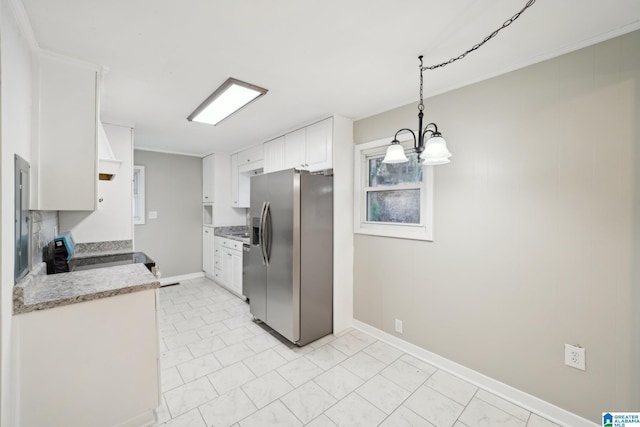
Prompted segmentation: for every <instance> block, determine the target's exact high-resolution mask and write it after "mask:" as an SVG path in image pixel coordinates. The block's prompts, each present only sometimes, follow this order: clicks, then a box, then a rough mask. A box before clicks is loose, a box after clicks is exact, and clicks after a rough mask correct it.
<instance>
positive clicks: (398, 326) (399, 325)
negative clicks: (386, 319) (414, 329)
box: [396, 319, 402, 334]
mask: <svg viewBox="0 0 640 427" xmlns="http://www.w3.org/2000/svg"><path fill="white" fill-rule="evenodd" d="M396 332H397V333H399V334H401V333H402V320H400V319H396Z"/></svg>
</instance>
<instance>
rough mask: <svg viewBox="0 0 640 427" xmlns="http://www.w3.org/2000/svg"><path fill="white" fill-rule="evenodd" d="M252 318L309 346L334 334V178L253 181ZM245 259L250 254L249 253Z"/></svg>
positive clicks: (291, 173)
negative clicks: (310, 343)
mask: <svg viewBox="0 0 640 427" xmlns="http://www.w3.org/2000/svg"><path fill="white" fill-rule="evenodd" d="M250 203H251V204H250V206H251V207H250V212H251V249H250V251H249V262H248V263H246V264H245V265H244V272H243V273H244V276H243V285H244V287H245V288H246V291H247V292H248V297H249V304H250V310H251V314H252V315H253V316H254V317H255V318H256V319H259V320H261V321H262V322H264V323H266V324H267V325H268V326H270V327H271V328H273V329H274V330H275V331H276V332H278V333H279V334H280V335H282V336H283V337H285V338H286V339H288V340H289V341H291V342H293V343H295V344H298V345H304V344H307V343H309V342H312V341H315V340H316V339H318V338H321V337H323V336H325V335H327V334H330V333H331V332H332V331H333V177H332V176H325V175H312V174H310V173H308V172H306V171H296V170H294V169H288V170H284V171H279V172H272V173H267V174H264V175H257V176H253V177H251V201H250ZM245 255H246V254H245Z"/></svg>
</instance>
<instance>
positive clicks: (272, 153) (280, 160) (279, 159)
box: [263, 136, 284, 173]
mask: <svg viewBox="0 0 640 427" xmlns="http://www.w3.org/2000/svg"><path fill="white" fill-rule="evenodd" d="M263 148H264V173H269V172H275V171H279V170H283V169H284V136H281V137H279V138H276V139H272V140H271V141H267V142H265V143H264V147H263Z"/></svg>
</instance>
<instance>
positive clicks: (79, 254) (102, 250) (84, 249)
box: [71, 240, 133, 259]
mask: <svg viewBox="0 0 640 427" xmlns="http://www.w3.org/2000/svg"><path fill="white" fill-rule="evenodd" d="M132 253H133V241H131V240H112V241H107V242H91V243H78V244H76V248H75V250H74V252H73V256H72V257H71V259H83V258H94V257H99V256H110V255H123V254H132Z"/></svg>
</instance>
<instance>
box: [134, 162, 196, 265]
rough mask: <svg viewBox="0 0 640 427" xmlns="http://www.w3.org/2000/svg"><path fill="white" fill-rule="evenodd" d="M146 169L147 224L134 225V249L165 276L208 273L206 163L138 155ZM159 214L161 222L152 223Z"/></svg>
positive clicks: (156, 220)
mask: <svg viewBox="0 0 640 427" xmlns="http://www.w3.org/2000/svg"><path fill="white" fill-rule="evenodd" d="M133 163H134V165H141V166H144V167H145V192H146V214H145V216H146V224H144V225H135V226H134V237H133V239H134V240H133V242H134V247H135V249H136V250H137V251H142V252H145V253H146V254H147V255H149V256H150V257H151V258H152V259H153V260H154V261H155V262H156V263H157V264H158V266H159V267H160V271H161V272H162V277H170V276H178V275H182V274H191V273H198V272H202V159H201V158H199V157H192V156H180V155H176V154H165V153H157V152H152V151H142V150H135V151H134V154H133ZM149 211H157V212H158V219H149Z"/></svg>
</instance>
